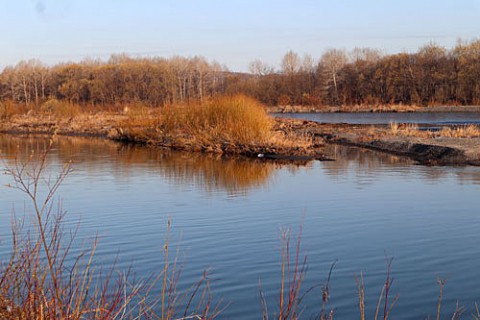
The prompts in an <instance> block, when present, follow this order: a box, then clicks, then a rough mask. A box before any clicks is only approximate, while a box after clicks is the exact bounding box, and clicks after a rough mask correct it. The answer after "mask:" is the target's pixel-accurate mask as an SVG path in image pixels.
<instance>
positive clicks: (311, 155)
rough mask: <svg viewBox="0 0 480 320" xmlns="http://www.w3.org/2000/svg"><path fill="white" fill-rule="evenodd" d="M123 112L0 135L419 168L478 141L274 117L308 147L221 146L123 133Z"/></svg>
mask: <svg viewBox="0 0 480 320" xmlns="http://www.w3.org/2000/svg"><path fill="white" fill-rule="evenodd" d="M125 119H126V116H125V115H123V114H102V115H101V116H99V115H81V116H78V117H75V118H69V119H53V118H50V117H43V116H36V117H32V116H29V117H27V116H21V117H16V118H14V119H12V120H10V121H4V122H2V123H0V133H3V134H57V135H65V136H84V137H97V138H98V137H99V138H104V139H109V140H113V141H118V142H124V143H133V144H139V145H149V146H153V147H158V148H165V149H171V150H181V151H187V152H203V153H218V154H225V155H240V156H246V157H250V158H260V159H268V160H273V161H278V160H280V161H310V160H320V161H328V160H333V159H330V158H328V157H327V156H325V153H324V152H323V148H324V146H325V145H326V144H338V145H345V146H353V147H359V148H365V149H370V150H375V151H379V152H384V153H389V154H395V155H400V156H405V157H408V158H411V159H413V160H415V161H416V162H418V163H419V164H423V165H439V166H444V165H451V166H465V165H472V166H480V137H474V138H443V137H433V138H425V137H412V136H406V135H393V134H392V133H391V132H390V131H391V130H390V129H389V128H388V127H385V126H372V125H350V124H324V123H323V124H322V123H317V122H313V121H308V120H300V119H292V118H280V117H277V118H274V121H275V124H274V128H273V130H274V132H276V133H281V134H282V136H285V137H287V136H288V137H290V138H291V137H299V139H300V138H302V139H309V145H308V146H306V145H302V144H301V143H300V142H299V143H298V144H297V145H291V146H288V147H287V146H279V145H257V144H236V143H233V142H225V143H215V144H208V143H199V142H196V141H194V140H192V139H186V138H183V137H176V138H178V139H172V137H167V136H163V135H162V134H161V133H158V132H155V128H147V129H149V130H150V131H152V132H150V133H151V134H148V135H137V136H134V135H129V134H128V133H126V132H125V131H126V130H125V129H124V128H123V127H122V121H124V120H125Z"/></svg>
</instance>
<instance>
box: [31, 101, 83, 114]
mask: <svg viewBox="0 0 480 320" xmlns="http://www.w3.org/2000/svg"><path fill="white" fill-rule="evenodd" d="M40 112H41V113H44V114H47V115H49V116H53V117H56V118H74V117H76V116H78V115H80V114H81V113H82V107H81V106H80V105H78V104H75V103H71V102H66V101H59V100H57V99H55V98H52V99H49V100H47V101H46V102H44V103H43V104H42V105H41V106H40Z"/></svg>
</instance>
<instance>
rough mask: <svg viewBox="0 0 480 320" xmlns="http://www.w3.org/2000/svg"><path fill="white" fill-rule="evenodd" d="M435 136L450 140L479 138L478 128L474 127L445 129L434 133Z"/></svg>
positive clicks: (479, 131)
mask: <svg viewBox="0 0 480 320" xmlns="http://www.w3.org/2000/svg"><path fill="white" fill-rule="evenodd" d="M436 135H438V136H440V137H450V138H476V137H480V128H479V127H478V126H475V125H469V126H465V127H458V128H450V127H445V128H443V129H442V130H440V131H438V132H436Z"/></svg>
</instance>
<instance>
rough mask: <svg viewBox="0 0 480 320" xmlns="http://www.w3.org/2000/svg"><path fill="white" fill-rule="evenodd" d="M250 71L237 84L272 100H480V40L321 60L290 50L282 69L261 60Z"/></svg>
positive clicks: (333, 54) (332, 54)
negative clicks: (408, 50) (446, 47)
mask: <svg viewBox="0 0 480 320" xmlns="http://www.w3.org/2000/svg"><path fill="white" fill-rule="evenodd" d="M250 70H251V72H252V74H254V75H255V77H253V78H250V79H248V80H246V81H239V83H237V84H236V85H235V87H236V89H237V90H239V91H241V92H245V93H248V94H250V95H253V96H255V97H256V98H257V99H259V100H261V101H262V102H264V103H266V104H269V105H287V104H290V105H363V104H369V105H374V104H406V105H411V104H416V105H441V104H453V105H472V104H476V105H478V104H480V40H477V41H473V42H469V43H462V42H459V43H458V44H457V45H456V47H455V48H453V49H451V50H447V49H445V48H444V47H441V46H438V45H435V44H428V45H426V46H424V47H422V48H420V49H419V50H418V51H417V52H416V53H399V54H393V55H382V54H381V52H380V51H378V50H374V49H369V48H364V49H355V50H353V51H352V52H346V51H344V50H337V49H331V50H328V51H326V52H325V53H324V54H323V55H322V56H321V57H320V59H319V60H318V62H315V61H314V59H312V57H311V56H309V55H305V56H303V57H301V56H299V55H298V54H297V53H295V52H292V51H290V52H288V53H287V54H286V55H285V56H284V57H283V60H282V63H281V69H280V70H279V71H274V69H273V68H272V67H270V66H268V65H266V64H264V63H263V62H261V61H254V62H252V63H251V65H250Z"/></svg>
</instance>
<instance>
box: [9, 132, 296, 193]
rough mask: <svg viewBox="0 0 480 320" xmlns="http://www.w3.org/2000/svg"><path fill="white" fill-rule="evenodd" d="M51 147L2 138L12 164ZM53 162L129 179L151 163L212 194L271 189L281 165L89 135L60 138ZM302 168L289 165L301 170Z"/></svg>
mask: <svg viewBox="0 0 480 320" xmlns="http://www.w3.org/2000/svg"><path fill="white" fill-rule="evenodd" d="M48 145H49V138H48V137H38V136H8V135H3V136H0V154H1V156H2V157H3V158H4V159H5V161H6V164H7V165H13V164H14V162H15V159H17V158H18V159H25V158H26V157H28V156H29V155H30V154H31V153H32V152H35V153H39V152H42V151H43V150H45V149H46V148H47V146H48ZM49 161H51V162H57V163H65V162H68V161H73V162H74V164H75V163H76V164H80V163H81V164H82V168H83V169H85V170H88V171H90V170H91V171H92V172H94V171H95V170H99V166H106V167H104V168H103V169H102V170H111V171H112V172H114V173H115V174H116V175H121V176H122V178H123V179H126V178H127V179H128V177H130V176H132V175H133V174H134V172H133V171H132V170H133V169H132V168H135V167H138V166H148V169H149V170H150V171H153V172H156V173H158V174H159V175H160V176H161V177H162V178H164V179H166V180H168V181H171V182H172V183H174V184H180V185H194V186H196V187H198V186H201V187H202V188H204V190H206V191H207V192H215V191H225V192H227V193H229V194H231V195H240V194H245V193H246V192H247V191H248V190H250V189H256V188H261V187H267V186H268V184H269V182H270V181H272V180H273V178H274V175H275V171H276V170H277V169H278V168H279V167H280V166H281V164H279V163H277V162H271V161H264V160H261V159H254V160H252V159H246V158H242V157H228V158H227V157H224V156H221V155H205V154H195V153H193V154H192V153H183V152H172V151H168V150H160V149H156V148H148V147H143V146H133V145H125V144H119V143H115V142H112V141H108V140H103V139H93V138H83V137H60V138H55V140H54V144H53V150H52V152H51V154H50V157H49ZM296 166H298V165H293V164H289V165H288V166H287V167H288V168H289V169H290V170H292V171H295V170H296V169H295V168H296ZM109 167H111V168H109Z"/></svg>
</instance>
